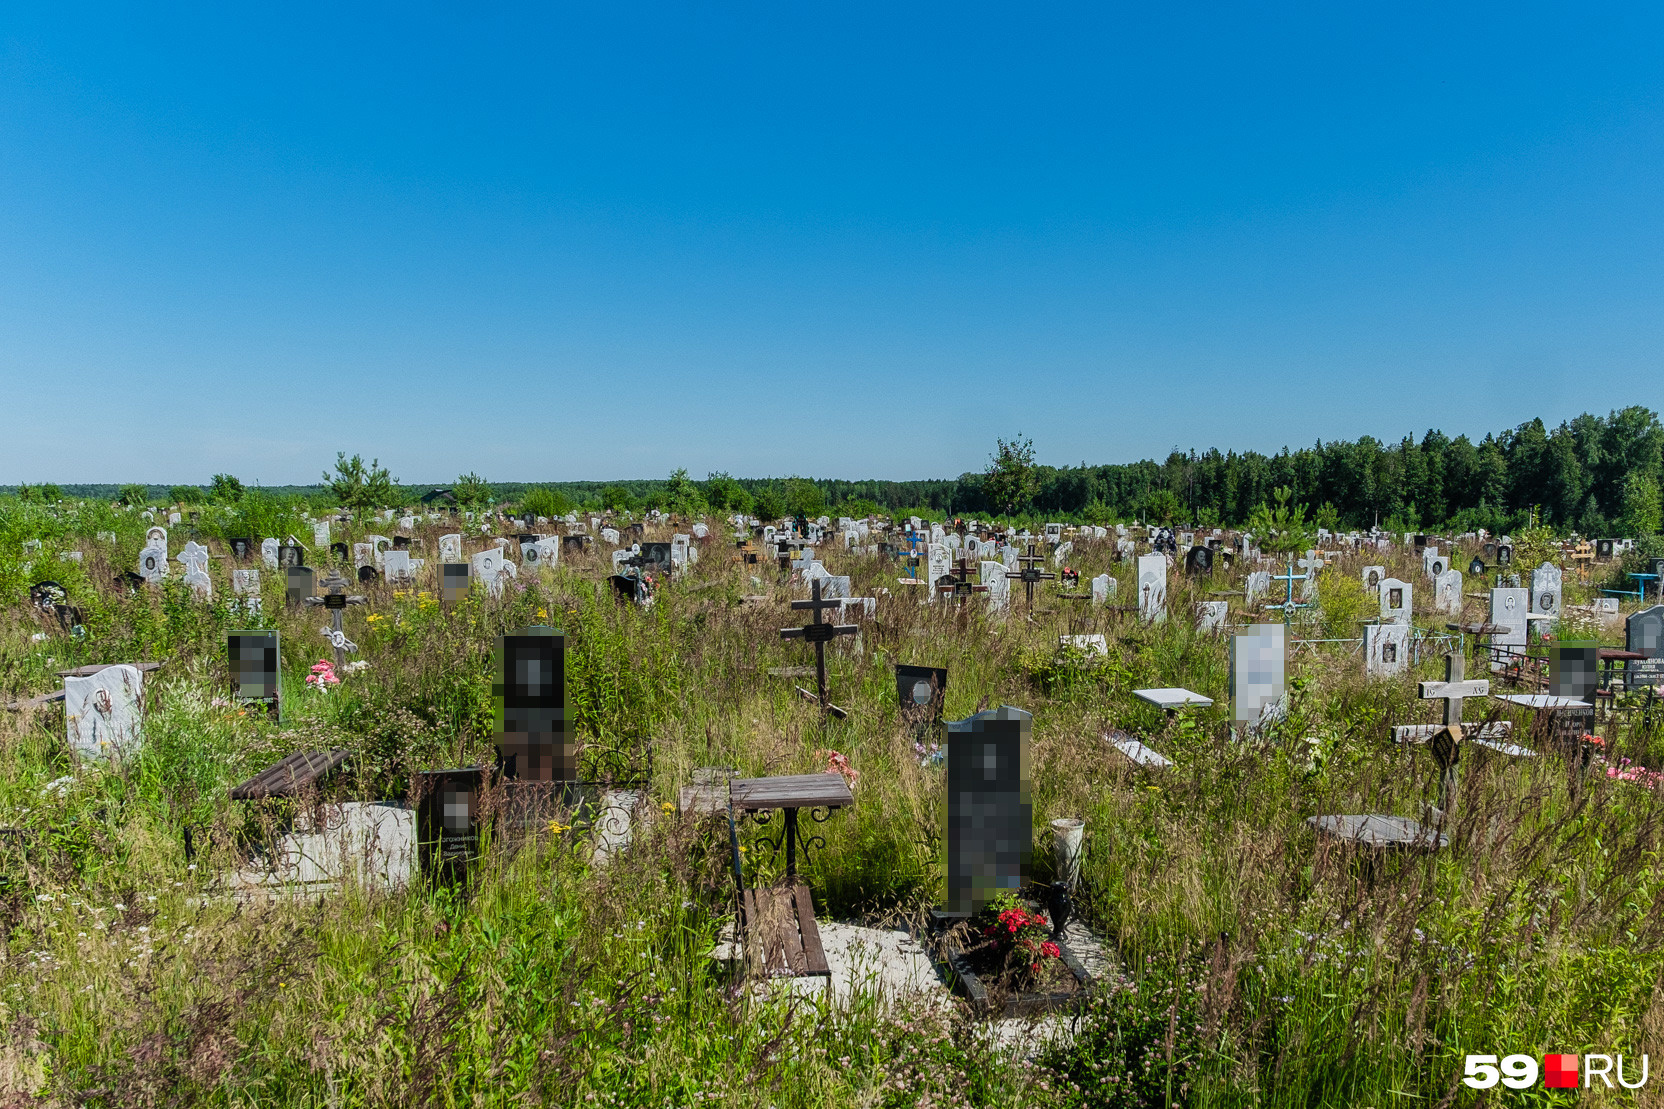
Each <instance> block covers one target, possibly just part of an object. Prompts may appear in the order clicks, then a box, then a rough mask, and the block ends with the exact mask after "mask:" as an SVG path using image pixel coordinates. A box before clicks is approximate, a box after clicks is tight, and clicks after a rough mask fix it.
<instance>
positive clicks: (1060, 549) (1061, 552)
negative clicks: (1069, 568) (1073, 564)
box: [1052, 542, 1075, 568]
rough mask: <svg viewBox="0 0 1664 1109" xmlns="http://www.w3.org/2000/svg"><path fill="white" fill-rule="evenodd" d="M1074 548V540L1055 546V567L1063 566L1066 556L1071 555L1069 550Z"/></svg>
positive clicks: (1053, 560)
mask: <svg viewBox="0 0 1664 1109" xmlns="http://www.w3.org/2000/svg"><path fill="white" fill-rule="evenodd" d="M1074 549H1075V544H1074V543H1073V542H1068V543H1059V544H1058V545H1057V546H1056V548H1054V549H1053V550H1052V566H1053V568H1056V567H1058V566H1062V565H1063V561H1064V560H1065V559H1066V558H1068V557H1069V552H1070V551H1072V550H1074Z"/></svg>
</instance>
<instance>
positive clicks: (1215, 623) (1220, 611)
mask: <svg viewBox="0 0 1664 1109" xmlns="http://www.w3.org/2000/svg"><path fill="white" fill-rule="evenodd" d="M1230 612H1231V605H1230V602H1229V601H1198V602H1197V603H1196V630H1197V631H1198V632H1200V633H1202V634H1203V635H1213V634H1215V633H1217V632H1221V631H1223V630H1224V629H1225V619H1226V617H1228V616H1229V615H1230Z"/></svg>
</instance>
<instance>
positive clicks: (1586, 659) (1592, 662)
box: [1548, 641, 1600, 704]
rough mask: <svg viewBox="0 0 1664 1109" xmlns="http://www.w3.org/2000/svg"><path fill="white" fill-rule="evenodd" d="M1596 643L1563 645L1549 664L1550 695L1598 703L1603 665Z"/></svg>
mask: <svg viewBox="0 0 1664 1109" xmlns="http://www.w3.org/2000/svg"><path fill="white" fill-rule="evenodd" d="M1598 647H1599V645H1598V644H1596V643H1594V642H1587V643H1583V642H1573V641H1561V642H1559V643H1556V644H1555V646H1554V652H1553V653H1552V654H1551V655H1550V656H1549V660H1548V682H1549V693H1550V694H1551V695H1552V696H1555V697H1575V698H1577V699H1578V700H1579V701H1588V702H1590V703H1591V704H1592V703H1593V702H1594V697H1595V690H1596V689H1597V688H1599V687H1600V662H1599V659H1598V655H1597V651H1598Z"/></svg>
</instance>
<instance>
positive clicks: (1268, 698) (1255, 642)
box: [1231, 624, 1288, 724]
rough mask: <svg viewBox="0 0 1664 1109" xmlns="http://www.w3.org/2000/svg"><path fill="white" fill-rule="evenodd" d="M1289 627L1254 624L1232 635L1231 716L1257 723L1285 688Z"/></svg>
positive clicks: (1243, 721)
mask: <svg viewBox="0 0 1664 1109" xmlns="http://www.w3.org/2000/svg"><path fill="white" fill-rule="evenodd" d="M1287 650H1288V629H1287V628H1286V627H1285V626H1284V625H1282V624H1254V625H1251V626H1250V627H1247V628H1244V629H1243V630H1242V631H1240V632H1238V633H1237V634H1236V635H1233V636H1232V637H1231V719H1232V720H1235V721H1237V722H1238V723H1241V724H1258V723H1259V722H1260V721H1261V720H1262V719H1263V718H1264V717H1265V715H1266V713H1267V712H1268V711H1269V710H1271V709H1272V708H1273V707H1274V706H1276V705H1277V704H1278V702H1280V701H1281V700H1282V699H1283V695H1284V693H1285V692H1286V690H1287V686H1286V681H1285V677H1286V672H1287Z"/></svg>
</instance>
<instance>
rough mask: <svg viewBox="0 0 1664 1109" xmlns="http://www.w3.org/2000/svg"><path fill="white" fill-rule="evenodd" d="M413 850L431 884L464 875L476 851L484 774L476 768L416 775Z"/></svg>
mask: <svg viewBox="0 0 1664 1109" xmlns="http://www.w3.org/2000/svg"><path fill="white" fill-rule="evenodd" d="M416 777H417V780H418V783H419V784H418V787H417V788H418V789H419V790H420V791H421V800H420V801H419V802H418V803H417V806H416V850H417V858H418V859H419V860H420V865H421V868H422V873H423V874H424V875H426V876H427V877H428V879H429V880H430V881H434V882H438V883H444V884H449V883H455V882H459V881H461V880H462V879H463V878H465V877H466V876H467V873H468V866H469V864H470V863H471V862H472V861H473V859H474V857H475V856H476V855H477V854H478V852H479V806H480V793H481V790H482V787H483V785H484V774H483V773H482V772H481V770H480V768H479V767H469V768H467V769H463V770H424V771H420V772H418V774H417V775H416Z"/></svg>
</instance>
